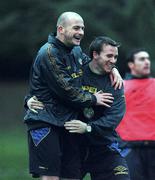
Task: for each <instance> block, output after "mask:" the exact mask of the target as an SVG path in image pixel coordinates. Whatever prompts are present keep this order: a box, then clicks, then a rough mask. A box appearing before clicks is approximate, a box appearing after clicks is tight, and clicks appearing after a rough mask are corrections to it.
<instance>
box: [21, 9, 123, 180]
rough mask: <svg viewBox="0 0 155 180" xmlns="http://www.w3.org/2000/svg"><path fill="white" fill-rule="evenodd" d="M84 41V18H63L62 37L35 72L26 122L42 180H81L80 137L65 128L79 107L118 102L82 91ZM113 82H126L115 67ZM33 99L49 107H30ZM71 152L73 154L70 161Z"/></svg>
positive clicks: (41, 56) (53, 38)
mask: <svg viewBox="0 0 155 180" xmlns="http://www.w3.org/2000/svg"><path fill="white" fill-rule="evenodd" d="M83 36H84V21H83V19H82V17H81V16H80V15H79V14H77V13H75V12H65V13H63V14H61V15H60V17H59V18H58V21H57V32H56V34H50V35H49V38H48V42H47V43H45V44H44V45H43V46H42V47H41V48H40V50H39V51H38V53H37V56H36V58H35V61H34V63H33V65H32V68H31V74H30V93H29V96H27V97H26V99H25V110H26V115H25V117H24V122H25V123H26V125H27V127H28V145H29V162H30V165H29V166H30V173H31V174H32V176H33V177H41V179H42V180H58V179H60V177H63V178H65V179H79V177H80V171H79V165H80V163H79V161H78V159H76V152H77V150H76V145H75V146H72V144H76V143H74V142H76V141H75V139H76V137H74V135H71V134H70V133H67V131H66V130H65V129H64V123H65V122H66V121H69V120H71V119H76V117H77V109H79V107H89V106H92V105H102V106H105V105H106V102H109V101H110V102H112V95H111V94H108V95H107V96H106V100H105V94H104V93H101V92H96V93H95V94H91V93H89V92H85V91H83V90H82V89H81V88H80V87H81V77H82V74H83V73H82V64H85V63H86V62H87V61H89V57H88V56H86V55H85V54H84V53H83V52H82V51H81V48H80V46H79V45H80V42H81V40H82V38H83ZM113 75H114V76H113ZM110 77H112V78H111V79H112V80H113V82H112V85H114V86H115V87H116V88H117V87H118V88H120V87H121V84H122V82H121V81H122V79H121V77H120V75H119V73H118V71H117V69H116V68H112V70H111V76H110ZM32 96H35V97H36V98H37V99H38V100H40V101H42V102H43V103H44V108H43V109H42V108H41V107H40V109H39V110H38V113H36V112H34V111H33V110H32V108H31V109H28V107H27V106H26V103H27V102H28V101H29V100H30V97H32ZM33 107H34V106H33ZM64 139H65V140H64ZM65 142H68V143H67V144H66V143H65ZM66 146H67V147H68V148H66ZM64 149H65V150H64ZM66 153H67V154H70V156H69V157H68V159H67V158H66V157H67V156H66ZM77 153H78V152H77Z"/></svg>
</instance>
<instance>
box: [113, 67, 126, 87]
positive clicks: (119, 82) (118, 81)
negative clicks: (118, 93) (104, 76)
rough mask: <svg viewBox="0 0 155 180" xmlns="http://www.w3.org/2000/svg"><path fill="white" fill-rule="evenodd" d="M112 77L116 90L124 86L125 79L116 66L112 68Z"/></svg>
mask: <svg viewBox="0 0 155 180" xmlns="http://www.w3.org/2000/svg"><path fill="white" fill-rule="evenodd" d="M110 79H111V83H112V86H114V89H115V90H116V89H117V88H118V89H121V87H122V86H123V79H122V77H121V75H120V73H119V71H118V70H117V69H116V68H113V69H112V71H111V74H110Z"/></svg>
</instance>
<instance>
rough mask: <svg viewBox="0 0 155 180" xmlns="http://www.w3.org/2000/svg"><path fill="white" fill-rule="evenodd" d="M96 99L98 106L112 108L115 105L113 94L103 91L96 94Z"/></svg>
mask: <svg viewBox="0 0 155 180" xmlns="http://www.w3.org/2000/svg"><path fill="white" fill-rule="evenodd" d="M94 96H95V97H96V101H97V102H96V105H101V106H106V107H111V106H110V104H112V103H113V100H114V97H113V96H112V94H111V93H104V92H102V91H98V92H97V93H95V94H94Z"/></svg>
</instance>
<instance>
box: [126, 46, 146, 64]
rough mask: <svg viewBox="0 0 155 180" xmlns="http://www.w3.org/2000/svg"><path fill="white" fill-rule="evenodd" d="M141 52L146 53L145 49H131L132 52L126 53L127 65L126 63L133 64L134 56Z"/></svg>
mask: <svg viewBox="0 0 155 180" xmlns="http://www.w3.org/2000/svg"><path fill="white" fill-rule="evenodd" d="M142 51H145V52H147V51H146V49H145V48H135V49H133V50H132V51H130V52H129V53H128V55H127V57H126V61H127V63H128V62H134V55H135V54H137V53H139V52H142Z"/></svg>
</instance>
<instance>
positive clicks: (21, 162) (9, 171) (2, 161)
mask: <svg viewBox="0 0 155 180" xmlns="http://www.w3.org/2000/svg"><path fill="white" fill-rule="evenodd" d="M24 131H25V130H21V129H18V130H17V129H14V128H12V129H7V132H6V129H5V131H4V130H1V131H0V179H2V180H32V179H33V178H31V176H30V175H29V173H28V153H27V139H26V137H25V136H26V132H24ZM89 179H90V178H89V177H88V176H87V177H86V178H85V180H89Z"/></svg>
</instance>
